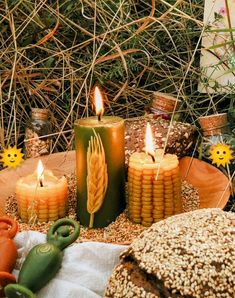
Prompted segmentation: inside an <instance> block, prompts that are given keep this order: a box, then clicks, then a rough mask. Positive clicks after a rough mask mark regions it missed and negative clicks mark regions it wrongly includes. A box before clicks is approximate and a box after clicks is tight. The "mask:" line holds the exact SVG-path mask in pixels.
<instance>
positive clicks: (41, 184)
mask: <svg viewBox="0 0 235 298" xmlns="http://www.w3.org/2000/svg"><path fill="white" fill-rule="evenodd" d="M39 183H40V187H43V183H42V179H39Z"/></svg>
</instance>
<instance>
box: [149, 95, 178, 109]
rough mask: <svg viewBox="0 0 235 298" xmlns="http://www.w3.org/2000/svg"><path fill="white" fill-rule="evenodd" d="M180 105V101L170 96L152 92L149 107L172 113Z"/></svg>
mask: <svg viewBox="0 0 235 298" xmlns="http://www.w3.org/2000/svg"><path fill="white" fill-rule="evenodd" d="M179 104H180V100H178V99H176V98H175V97H173V96H172V95H170V94H167V93H162V92H158V91H156V92H154V93H153V98H152V102H151V107H152V108H154V109H157V110H161V111H163V112H168V113H172V112H173V111H174V110H177V109H178V107H179Z"/></svg>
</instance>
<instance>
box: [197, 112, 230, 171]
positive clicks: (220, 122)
mask: <svg viewBox="0 0 235 298" xmlns="http://www.w3.org/2000/svg"><path fill="white" fill-rule="evenodd" d="M199 123H200V126H201V128H202V133H203V136H202V143H201V149H202V156H203V157H204V158H205V159H207V160H208V161H209V162H210V163H212V164H213V165H215V166H217V167H220V166H223V167H224V168H225V170H226V171H228V172H229V173H228V174H229V176H232V174H233V172H234V170H235V160H234V152H235V135H234V133H233V132H231V129H230V127H229V123H228V119H227V113H219V114H213V115H209V116H203V117H199Z"/></svg>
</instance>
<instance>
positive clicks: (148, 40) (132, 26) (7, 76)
mask: <svg viewBox="0 0 235 298" xmlns="http://www.w3.org/2000/svg"><path fill="white" fill-rule="evenodd" d="M203 3H204V1H202V0H185V1H184V0H177V1H175V0H174V1H165V0H158V1H154V0H149V1H146V0H143V1H142V0H96V1H94V0H65V1H64V0H63V1H62V0H58V1H52V0H51V1H47V0H33V1H32V0H27V1H26V0H0V44H1V46H0V85H1V88H0V103H1V111H0V113H1V118H0V119H1V127H2V128H4V131H5V146H8V145H14V144H16V145H17V146H18V147H22V146H23V139H24V129H25V123H26V122H27V121H28V119H29V117H30V110H31V108H32V107H43V108H48V109H49V110H50V116H51V117H50V118H51V123H52V126H53V144H54V146H53V152H56V151H66V150H70V149H72V148H73V123H74V121H75V120H76V119H77V118H80V117H85V116H88V115H91V114H92V113H93V112H92V106H91V103H90V102H89V94H90V92H91V90H92V87H93V86H94V84H99V85H100V86H101V87H102V88H103V89H104V91H105V92H106V94H107V99H106V107H105V109H106V114H108V115H113V114H115V115H119V116H122V117H124V118H129V117H134V116H139V115H142V114H143V111H144V108H145V107H146V105H147V104H148V103H149V101H150V98H151V94H152V92H153V91H155V90H158V91H162V92H170V93H172V94H173V95H175V96H176V97H177V98H179V99H181V100H182V104H181V106H180V112H181V113H182V115H183V118H184V119H185V120H186V121H188V122H191V123H196V124H197V117H198V116H200V115H207V114H210V113H213V112H216V111H226V110H227V109H228V108H229V107H230V106H232V105H233V104H234V99H233V97H232V96H230V95H216V94H200V93H199V92H198V91H197V84H198V81H199V80H200V69H199V55H200V44H201V43H200V41H201V35H202V32H203V30H204V29H205V28H204V27H203V23H202V20H203Z"/></svg>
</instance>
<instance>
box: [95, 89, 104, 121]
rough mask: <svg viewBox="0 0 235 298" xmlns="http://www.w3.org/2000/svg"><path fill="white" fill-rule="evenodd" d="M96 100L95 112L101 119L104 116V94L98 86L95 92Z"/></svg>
mask: <svg viewBox="0 0 235 298" xmlns="http://www.w3.org/2000/svg"><path fill="white" fill-rule="evenodd" d="M94 99H95V112H96V115H97V116H99V117H101V116H102V115H103V114H104V106H103V99H102V93H101V92H100V89H99V88H98V87H97V86H96V87H95V91H94Z"/></svg>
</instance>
